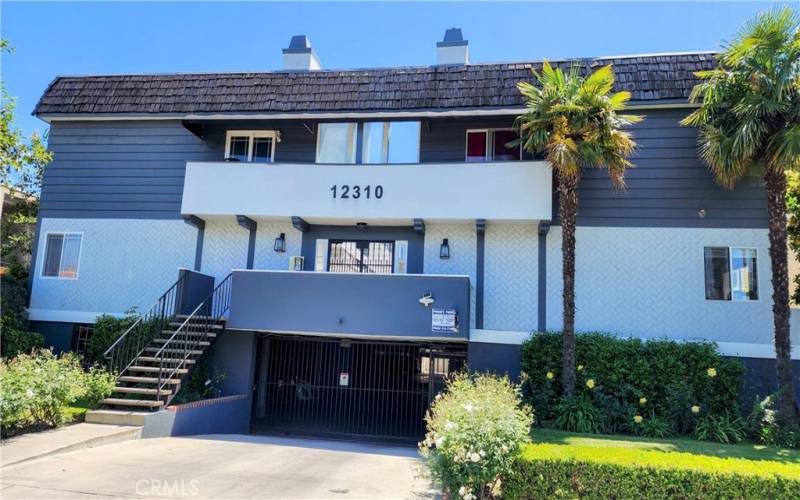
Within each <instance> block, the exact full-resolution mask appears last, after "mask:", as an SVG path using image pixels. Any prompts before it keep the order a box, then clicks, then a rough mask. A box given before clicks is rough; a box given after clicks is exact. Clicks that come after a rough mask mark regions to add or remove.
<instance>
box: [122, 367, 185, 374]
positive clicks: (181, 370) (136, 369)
mask: <svg viewBox="0 0 800 500" xmlns="http://www.w3.org/2000/svg"><path fill="white" fill-rule="evenodd" d="M128 370H130V371H134V372H154V373H158V372H159V371H160V370H161V368H160V367H158V366H129V367H128ZM164 371H165V372H166V371H168V372H174V373H179V374H181V375H185V374H187V373H189V370H188V369H186V368H177V369H174V368H172V369H170V368H164Z"/></svg>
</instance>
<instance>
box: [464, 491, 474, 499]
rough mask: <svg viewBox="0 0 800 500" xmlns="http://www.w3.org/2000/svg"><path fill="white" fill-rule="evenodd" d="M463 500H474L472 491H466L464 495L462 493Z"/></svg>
mask: <svg viewBox="0 0 800 500" xmlns="http://www.w3.org/2000/svg"><path fill="white" fill-rule="evenodd" d="M464 500H475V495H473V494H472V493H467V494H466V495H464Z"/></svg>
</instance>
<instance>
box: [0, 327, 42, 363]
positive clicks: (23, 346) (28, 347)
mask: <svg viewBox="0 0 800 500" xmlns="http://www.w3.org/2000/svg"><path fill="white" fill-rule="evenodd" d="M43 346H44V335H42V334H40V333H36V332H26V331H24V330H17V329H16V328H6V327H5V326H4V327H3V338H2V342H0V355H2V357H4V358H13V357H14V356H16V355H18V354H27V353H30V352H31V351H33V350H34V349H37V348H40V347H43Z"/></svg>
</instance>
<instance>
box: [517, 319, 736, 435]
mask: <svg viewBox="0 0 800 500" xmlns="http://www.w3.org/2000/svg"><path fill="white" fill-rule="evenodd" d="M562 355H563V338H562V335H561V333H558V332H553V333H537V334H535V335H533V337H531V338H530V339H529V340H527V341H526V342H525V343H523V345H522V353H521V359H520V361H521V367H522V369H523V371H524V372H525V377H524V378H523V381H524V382H523V386H522V389H523V394H524V398H525V401H526V402H527V403H529V404H531V405H532V406H533V407H534V409H535V411H536V416H537V423H538V424H540V425H548V424H549V425H555V426H556V427H559V428H561V429H564V430H576V431H578V432H605V433H615V432H621V431H622V432H630V433H632V434H640V435H646V436H661V435H670V434H684V435H685V434H691V433H692V432H693V431H694V427H695V426H696V425H697V423H698V422H699V421H700V420H701V419H703V418H705V417H706V416H708V415H712V416H715V417H720V416H722V415H725V414H726V412H727V413H730V416H731V417H733V418H735V417H737V416H738V415H737V412H738V408H739V394H740V391H741V387H742V380H743V372H744V369H743V367H742V365H741V363H739V362H737V361H735V360H731V359H726V358H723V357H721V356H720V355H719V354H718V353H717V350H716V345H715V344H713V343H710V342H674V341H668V340H650V341H647V342H645V341H642V340H639V339H624V338H619V337H615V336H612V335H608V334H602V333H583V334H579V335H577V337H576V361H577V367H576V368H577V383H576V385H575V394H574V395H573V397H572V398H570V399H569V400H565V399H564V398H563V395H562V389H561V365H562ZM637 415H638V416H639V417H641V421H638V422H637V420H638V419H636V416H637ZM714 434H716V433H701V434H700V435H714Z"/></svg>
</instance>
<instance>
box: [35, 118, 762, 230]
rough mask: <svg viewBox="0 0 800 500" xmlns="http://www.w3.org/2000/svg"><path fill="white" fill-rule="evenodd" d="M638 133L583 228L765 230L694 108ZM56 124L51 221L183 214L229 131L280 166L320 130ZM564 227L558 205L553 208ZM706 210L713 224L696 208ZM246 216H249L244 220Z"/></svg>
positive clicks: (474, 124) (475, 124)
mask: <svg viewBox="0 0 800 500" xmlns="http://www.w3.org/2000/svg"><path fill="white" fill-rule="evenodd" d="M640 113H641V114H646V120H644V121H643V122H642V123H640V124H637V125H636V126H634V127H633V134H634V136H635V138H636V140H637V141H638V143H639V150H638V151H637V153H636V154H635V156H634V158H633V161H634V164H635V165H636V168H635V169H633V170H631V171H630V172H629V173H628V175H627V184H628V190H627V191H614V190H613V189H612V187H611V183H610V181H609V180H608V176H607V175H606V174H605V172H603V171H602V170H590V171H587V172H586V173H585V175H584V177H583V179H582V180H581V185H580V190H579V198H580V206H579V211H578V223H579V224H580V225H589V226H644V227H647V226H656V227H659V226H662V227H759V228H760V227H766V218H767V215H766V202H765V197H764V194H763V189H762V187H761V181H760V180H758V179H753V180H747V181H743V182H742V183H741V184H740V185H739V186H738V187H737V189H736V190H735V191H726V190H723V189H722V188H720V187H719V186H717V184H716V183H715V182H714V180H713V178H712V176H711V174H710V173H709V171H708V169H707V168H706V166H705V165H703V164H702V163H701V162H700V160H699V159H698V157H697V146H696V140H697V134H696V131H695V130H694V129H691V128H686V127H682V126H680V124H679V121H680V119H681V118H683V117H684V116H685V115H686V113H687V111H686V110H685V109H665V110H647V111H641V112H640ZM512 124H513V118H512V117H509V116H506V117H497V118H491V117H490V118H481V119H475V118H441V119H430V120H425V121H423V124H422V129H421V143H420V144H421V145H420V159H421V161H422V162H423V163H425V162H462V161H464V151H465V132H466V130H467V129H470V128H492V127H493V128H502V127H509V126H511V125H512ZM186 126H187V127H189V128H191V130H193V131H194V132H196V133H197V134H199V136H200V137H198V136H196V135H194V134H193V133H191V132H189V130H188V129H187V128H186V127H184V125H183V124H182V123H181V122H179V121H150V122H148V121H130V122H56V123H53V124H52V126H51V131H50V141H49V144H50V149H51V150H52V151H53V152H54V153H55V160H54V162H53V163H52V164H51V165H50V166H48V167H47V169H46V171H45V179H44V186H43V189H42V208H41V214H42V216H44V217H59V216H61V217H141V218H177V217H179V211H180V201H181V190H182V187H183V177H184V170H185V163H186V161H219V160H221V159H222V158H223V156H224V148H225V131H226V130H228V129H242V130H247V129H277V130H280V132H281V142H280V143H279V144H278V145H277V149H276V160H277V161H280V162H313V161H314V159H315V149H316V136H315V133H314V131H315V130H316V123H315V122H314V121H301V120H281V121H277V120H272V121H252V120H244V121H235V122H234V121H229V122H210V121H209V122H187V123H186ZM553 207H554V214H553V220H554V221H556V223H557V214H556V213H555V211H556V209H557V203H554V204H553ZM700 208H704V209H706V214H707V215H706V217H705V218H700V217H698V215H697V211H698V209H700ZM245 215H246V214H245Z"/></svg>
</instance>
